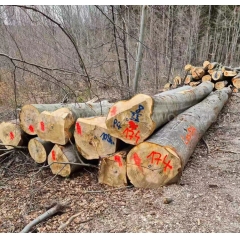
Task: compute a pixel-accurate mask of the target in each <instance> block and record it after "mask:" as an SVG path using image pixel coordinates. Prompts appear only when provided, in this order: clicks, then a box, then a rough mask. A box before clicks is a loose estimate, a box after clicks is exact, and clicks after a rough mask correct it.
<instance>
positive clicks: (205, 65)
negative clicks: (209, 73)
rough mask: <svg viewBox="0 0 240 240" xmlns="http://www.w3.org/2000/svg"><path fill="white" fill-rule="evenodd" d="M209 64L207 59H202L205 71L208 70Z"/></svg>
mask: <svg viewBox="0 0 240 240" xmlns="http://www.w3.org/2000/svg"><path fill="white" fill-rule="evenodd" d="M209 64H210V62H209V61H204V62H203V69H204V70H205V71H206V70H208V65H209Z"/></svg>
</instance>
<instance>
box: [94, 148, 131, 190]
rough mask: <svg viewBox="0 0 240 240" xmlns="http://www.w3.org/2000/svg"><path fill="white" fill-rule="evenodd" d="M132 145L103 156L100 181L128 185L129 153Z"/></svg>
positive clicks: (113, 184) (112, 184)
mask: <svg viewBox="0 0 240 240" xmlns="http://www.w3.org/2000/svg"><path fill="white" fill-rule="evenodd" d="M131 148H132V147H130V148H127V149H124V150H122V151H119V152H117V153H114V154H111V155H108V156H107V157H104V158H101V160H100V164H99V174H98V182H99V183H104V184H107V185H109V186H113V187H121V186H126V185H127V167H126V166H127V164H126V159H127V154H128V152H129V151H130V150H131Z"/></svg>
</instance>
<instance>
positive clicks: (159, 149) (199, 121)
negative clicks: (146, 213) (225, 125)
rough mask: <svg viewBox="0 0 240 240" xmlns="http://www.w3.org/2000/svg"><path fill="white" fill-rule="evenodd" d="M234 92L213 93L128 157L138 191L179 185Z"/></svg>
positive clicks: (129, 174)
mask: <svg viewBox="0 0 240 240" xmlns="http://www.w3.org/2000/svg"><path fill="white" fill-rule="evenodd" d="M230 94H231V89H230V88H224V89H222V90H217V91H215V92H213V93H211V94H210V95H209V96H208V97H207V98H205V99H204V100H203V101H202V102H200V103H198V104H196V105H195V106H193V107H191V108H189V109H188V110H186V111H185V112H183V113H181V114H180V115H179V116H177V117H176V118H175V119H173V120H172V121H170V122H169V123H168V124H166V125H165V126H164V127H163V128H161V129H160V130H159V131H156V132H155V133H154V134H153V135H152V136H151V137H150V138H149V139H148V140H146V141H145V142H143V143H140V144H139V145H137V146H135V147H134V148H132V150H131V151H130V152H129V153H128V155H127V176H128V178H129V180H130V181H131V183H132V184H133V185H134V186H135V187H143V188H158V187H160V186H163V185H166V184H170V183H175V182H178V180H179V179H180V176H181V174H182V171H183V169H184V167H185V166H186V164H187V162H188V160H189V158H190V156H191V155H192V153H193V151H194V149H195V147H196V145H197V143H198V142H199V140H200V139H201V138H202V136H203V135H204V133H205V132H206V131H207V129H208V128H209V127H210V126H211V124H212V123H213V122H215V121H216V119H217V116H218V114H219V113H220V111H221V109H222V108H223V106H224V104H225V103H226V102H227V100H228V98H229V96H230Z"/></svg>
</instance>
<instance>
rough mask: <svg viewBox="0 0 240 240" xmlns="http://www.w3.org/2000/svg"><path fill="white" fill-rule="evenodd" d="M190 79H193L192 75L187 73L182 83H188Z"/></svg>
mask: <svg viewBox="0 0 240 240" xmlns="http://www.w3.org/2000/svg"><path fill="white" fill-rule="evenodd" d="M191 81H193V77H192V75H187V76H186V78H185V81H184V84H189V83H190V82H191Z"/></svg>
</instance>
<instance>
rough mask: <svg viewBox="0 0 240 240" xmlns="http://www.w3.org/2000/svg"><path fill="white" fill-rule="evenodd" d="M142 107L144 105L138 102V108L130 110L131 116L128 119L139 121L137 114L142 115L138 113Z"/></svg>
mask: <svg viewBox="0 0 240 240" xmlns="http://www.w3.org/2000/svg"><path fill="white" fill-rule="evenodd" d="M143 109H144V106H143V105H141V104H139V106H138V109H137V110H136V111H135V112H133V111H131V114H132V116H131V118H130V120H133V121H135V122H139V116H142V114H140V112H141V111H142V110H143Z"/></svg>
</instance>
